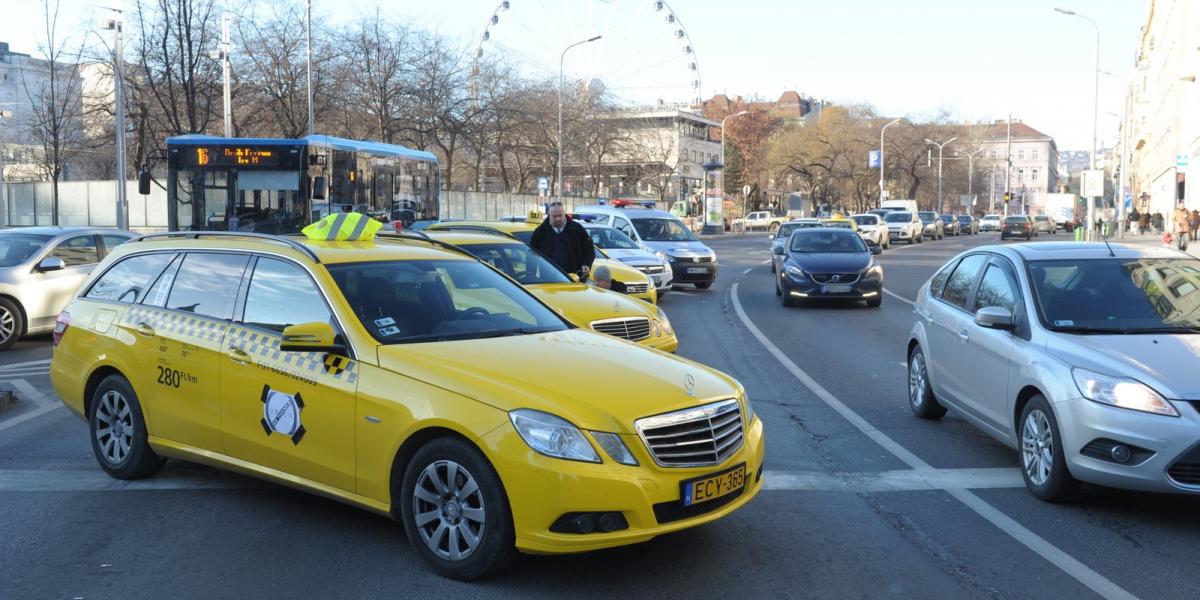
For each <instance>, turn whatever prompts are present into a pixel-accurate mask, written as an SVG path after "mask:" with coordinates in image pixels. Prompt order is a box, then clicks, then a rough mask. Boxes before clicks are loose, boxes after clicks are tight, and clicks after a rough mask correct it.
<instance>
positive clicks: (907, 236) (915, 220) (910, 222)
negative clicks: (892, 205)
mask: <svg viewBox="0 0 1200 600" xmlns="http://www.w3.org/2000/svg"><path fill="white" fill-rule="evenodd" d="M883 222H884V223H887V226H888V240H889V241H891V240H897V241H901V242H908V243H909V244H919V243H921V240H922V239H924V238H925V225H924V224H922V223H921V219H920V217H918V216H917V213H915V212H908V211H895V212H892V213H891V214H889V215H888V216H886V217H884V218H883Z"/></svg>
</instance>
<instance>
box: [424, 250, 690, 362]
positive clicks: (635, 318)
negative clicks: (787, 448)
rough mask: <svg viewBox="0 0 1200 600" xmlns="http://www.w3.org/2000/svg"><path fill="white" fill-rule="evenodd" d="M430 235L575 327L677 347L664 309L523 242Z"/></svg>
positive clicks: (662, 347) (667, 348)
mask: <svg viewBox="0 0 1200 600" xmlns="http://www.w3.org/2000/svg"><path fill="white" fill-rule="evenodd" d="M427 235H428V236H429V237H430V238H432V239H435V240H440V241H443V242H447V243H450V244H454V245H455V246H458V247H459V248H462V249H463V250H466V251H467V252H470V253H471V254H473V255H475V257H476V258H478V259H479V260H482V261H484V262H486V263H488V264H490V265H492V266H493V267H496V269H498V270H499V271H501V272H503V273H504V274H506V275H508V276H509V277H512V278H513V279H515V280H516V281H517V283H520V284H521V285H523V286H525V287H526V288H527V289H528V290H529V291H531V292H533V295H534V296H537V297H538V299H539V300H541V301H542V302H545V303H546V304H548V305H550V307H551V308H553V309H555V310H557V311H558V312H559V313H560V314H562V315H563V316H564V317H566V318H567V320H568V321H571V322H572V323H574V324H575V325H578V326H580V327H587V328H590V329H592V330H593V331H598V332H600V333H607V334H608V335H611V336H615V337H619V338H622V339H626V340H629V341H631V342H637V343H639V344H642V345H643V346H649V347H651V348H657V349H659V350H663V351H666V352H674V351H675V350H676V349H677V348H678V347H679V340H678V339H677V338H676V337H675V332H674V331H673V330H672V329H671V321H670V320H668V319H667V313H666V312H664V311H663V309H662V308H660V307H657V306H655V305H653V304H649V303H646V302H642V301H640V300H636V299H634V298H630V297H629V296H626V295H624V294H619V293H616V292H611V291H607V290H602V289H599V288H595V287H592V286H590V285H587V284H583V283H578V282H576V281H574V280H572V279H571V278H569V277H568V276H567V274H566V273H563V272H562V270H561V269H559V268H558V267H557V266H555V265H554V263H552V262H550V261H549V260H548V259H546V258H545V257H543V256H542V255H540V254H538V253H537V252H536V251H534V250H533V248H530V247H529V246H526V245H525V244H523V243H521V241H519V240H516V239H513V238H509V237H501V236H497V235H490V234H485V233H470V232H460V231H437V230H430V231H429V233H428V234H427Z"/></svg>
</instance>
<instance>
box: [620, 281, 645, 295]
mask: <svg viewBox="0 0 1200 600" xmlns="http://www.w3.org/2000/svg"><path fill="white" fill-rule="evenodd" d="M648 291H650V284H649V283H627V284H625V293H626V294H645V293H646V292H648Z"/></svg>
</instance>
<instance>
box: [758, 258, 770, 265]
mask: <svg viewBox="0 0 1200 600" xmlns="http://www.w3.org/2000/svg"><path fill="white" fill-rule="evenodd" d="M758 264H760V265H769V264H771V259H769V258H768V259H767V260H764V261H762V262H761V263H758Z"/></svg>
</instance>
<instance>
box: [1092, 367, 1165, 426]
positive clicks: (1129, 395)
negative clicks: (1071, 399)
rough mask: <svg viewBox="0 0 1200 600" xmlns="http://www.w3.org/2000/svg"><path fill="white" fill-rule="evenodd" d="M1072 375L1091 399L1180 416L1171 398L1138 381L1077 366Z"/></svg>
mask: <svg viewBox="0 0 1200 600" xmlns="http://www.w3.org/2000/svg"><path fill="white" fill-rule="evenodd" d="M1071 376H1072V377H1074V378H1075V385H1076V386H1077V387H1078V388H1079V393H1081V394H1083V397H1084V398H1087V399H1088V400H1091V401H1093V402H1099V403H1101V404H1108V405H1110V406H1117V407H1120V408H1128V409H1129V410H1136V411H1141V412H1148V413H1154V414H1156V415H1165V416H1168V417H1178V416H1179V411H1177V410H1175V407H1174V406H1172V405H1171V403H1170V402H1167V400H1166V399H1165V398H1163V397H1162V396H1161V395H1160V394H1159V393H1158V392H1156V391H1154V390H1153V389H1150V387H1149V386H1147V385H1146V384H1144V383H1141V382H1140V381H1135V380H1133V379H1127V378H1124V377H1110V376H1108V375H1101V374H1099V373H1096V372H1093V371H1088V370H1087V369H1078V368H1077V369H1071Z"/></svg>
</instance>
